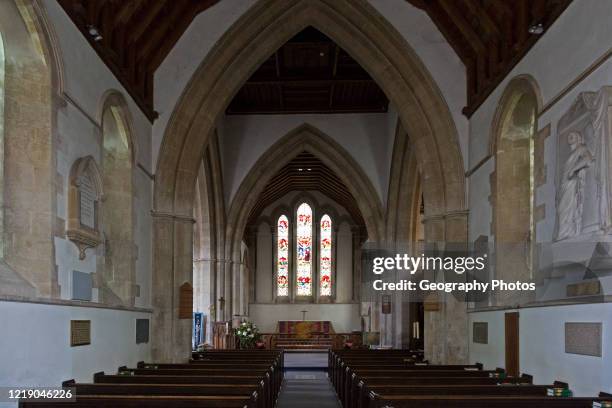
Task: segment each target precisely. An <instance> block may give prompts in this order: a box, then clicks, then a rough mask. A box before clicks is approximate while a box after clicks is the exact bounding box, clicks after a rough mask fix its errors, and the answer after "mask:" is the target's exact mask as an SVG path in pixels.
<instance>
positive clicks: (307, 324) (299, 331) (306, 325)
mask: <svg viewBox="0 0 612 408" xmlns="http://www.w3.org/2000/svg"><path fill="white" fill-rule="evenodd" d="M331 332H332V329H331V323H330V322H329V321H296V320H279V322H278V333H279V334H293V335H296V337H298V338H304V339H306V338H309V337H311V336H312V335H313V334H330V333H331Z"/></svg>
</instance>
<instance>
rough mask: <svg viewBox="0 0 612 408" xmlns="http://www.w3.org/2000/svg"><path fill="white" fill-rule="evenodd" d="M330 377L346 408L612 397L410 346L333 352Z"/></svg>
mask: <svg viewBox="0 0 612 408" xmlns="http://www.w3.org/2000/svg"><path fill="white" fill-rule="evenodd" d="M328 363H329V378H330V381H331V382H332V384H333V386H334V387H335V389H336V393H337V394H338V397H339V398H340V401H341V402H342V406H343V407H344V408H380V407H385V408H437V407H446V408H485V407H486V408H519V407H524V408H536V407H538V408H562V407H563V408H566V407H571V408H594V407H609V406H612V395H610V394H605V393H601V394H600V396H599V398H576V397H568V396H565V397H563V396H549V395H548V394H549V393H550V392H551V390H552V393H553V394H554V395H567V392H566V390H568V384H566V383H562V382H558V381H557V382H554V383H552V384H544V385H535V384H533V383H532V380H533V378H532V377H531V376H529V375H522V376H521V377H507V376H506V375H505V372H504V370H502V369H496V370H483V367H482V365H481V364H474V365H430V364H427V363H426V362H425V363H424V362H422V359H421V358H420V356H419V355H417V354H415V353H413V352H411V351H408V350H330V352H329V362H328Z"/></svg>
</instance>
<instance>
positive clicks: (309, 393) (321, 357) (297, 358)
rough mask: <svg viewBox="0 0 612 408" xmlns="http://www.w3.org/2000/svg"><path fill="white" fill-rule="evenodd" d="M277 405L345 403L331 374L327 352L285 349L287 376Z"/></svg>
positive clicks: (335, 406) (333, 406) (323, 407)
mask: <svg viewBox="0 0 612 408" xmlns="http://www.w3.org/2000/svg"><path fill="white" fill-rule="evenodd" d="M276 407H277V408H302V407H303V408H309V407H317V408H340V407H341V405H340V401H339V400H338V397H337V396H336V392H335V390H334V388H333V387H332V385H331V383H330V382H329V379H328V378H327V352H324V353H312V352H310V353H285V379H284V381H283V385H282V387H281V391H280V395H279V397H278V402H277V405H276Z"/></svg>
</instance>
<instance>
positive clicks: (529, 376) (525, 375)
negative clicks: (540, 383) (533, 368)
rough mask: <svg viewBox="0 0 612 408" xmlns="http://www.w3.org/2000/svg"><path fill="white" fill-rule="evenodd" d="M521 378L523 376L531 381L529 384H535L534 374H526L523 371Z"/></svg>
mask: <svg viewBox="0 0 612 408" xmlns="http://www.w3.org/2000/svg"><path fill="white" fill-rule="evenodd" d="M520 378H521V379H523V380H526V381H528V382H529V384H533V375H531V374H525V373H523V374H521V377H520Z"/></svg>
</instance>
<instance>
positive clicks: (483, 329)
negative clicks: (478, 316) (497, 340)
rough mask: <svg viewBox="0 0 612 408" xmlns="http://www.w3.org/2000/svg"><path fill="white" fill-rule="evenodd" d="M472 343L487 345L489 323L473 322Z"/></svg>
mask: <svg viewBox="0 0 612 408" xmlns="http://www.w3.org/2000/svg"><path fill="white" fill-rule="evenodd" d="M472 341H473V342H474V343H478V344H489V323H487V322H474V323H473V325H472Z"/></svg>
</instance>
